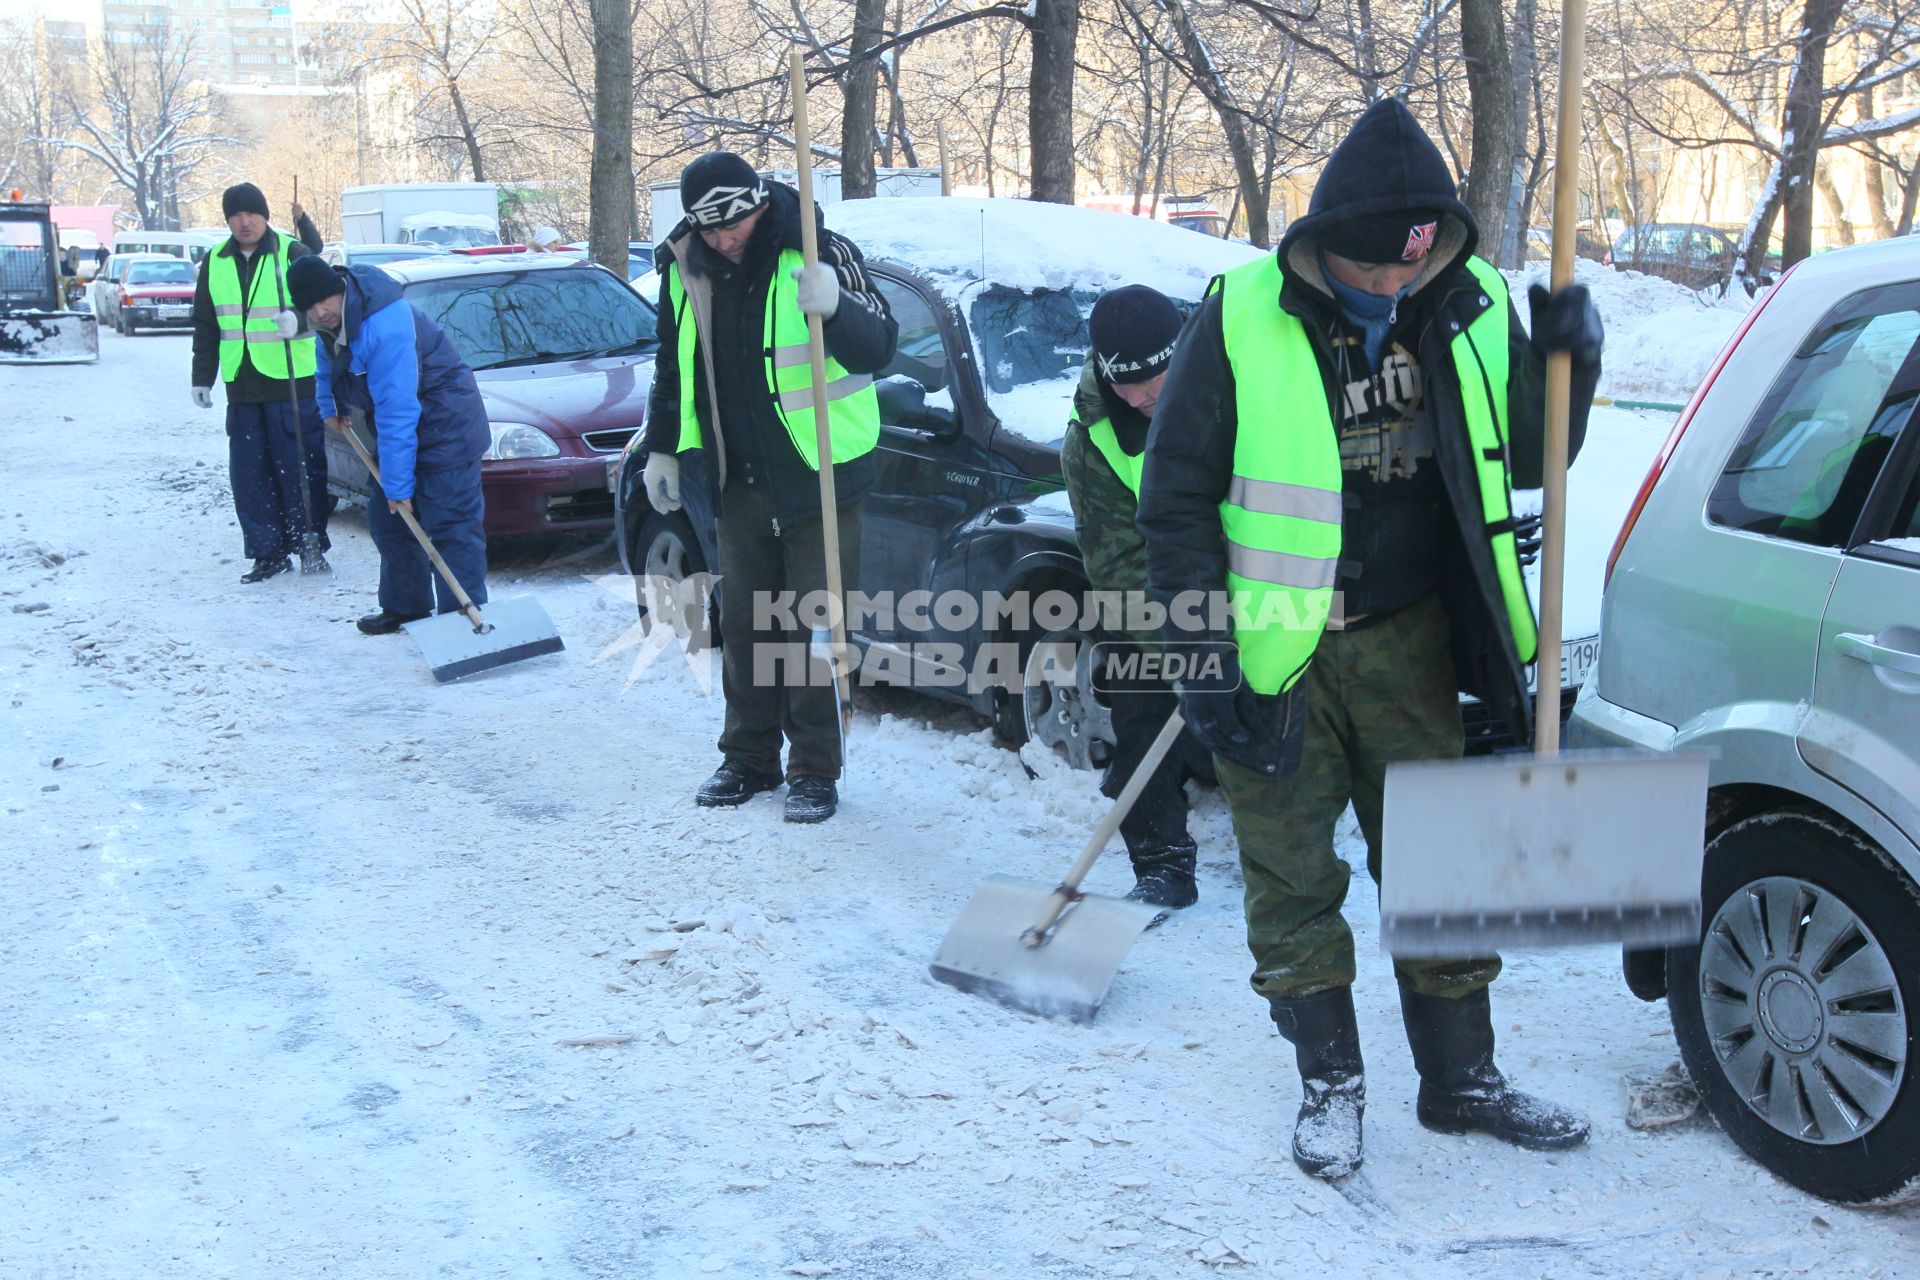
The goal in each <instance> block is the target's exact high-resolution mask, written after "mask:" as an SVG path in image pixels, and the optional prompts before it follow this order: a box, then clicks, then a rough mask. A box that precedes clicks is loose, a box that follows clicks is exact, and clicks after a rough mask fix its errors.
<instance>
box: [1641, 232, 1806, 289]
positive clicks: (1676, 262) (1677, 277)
mask: <svg viewBox="0 0 1920 1280" xmlns="http://www.w3.org/2000/svg"><path fill="white" fill-rule="evenodd" d="M1739 249H1740V246H1739V242H1738V241H1737V240H1736V239H1735V238H1734V237H1733V236H1731V235H1728V234H1727V233H1726V232H1725V231H1722V230H1720V229H1719V228H1717V227H1709V226H1705V225H1703V224H1701V223H1698V222H1649V223H1643V224H1641V225H1639V226H1630V227H1627V228H1626V229H1625V230H1623V231H1622V232H1621V233H1620V234H1619V235H1618V236H1617V237H1615V238H1614V242H1613V249H1612V251H1611V252H1610V253H1609V254H1608V256H1607V257H1606V258H1605V259H1604V261H1605V262H1606V263H1607V265H1609V266H1614V267H1619V268H1620V269H1622V270H1624V271H1638V272H1640V273H1641V274H1643V275H1650V276H1658V277H1660V278H1661V279H1662V280H1672V281H1673V282H1675V283H1676V284H1683V285H1685V286H1687V288H1689V289H1719V288H1721V287H1723V286H1724V285H1725V284H1726V281H1727V275H1728V273H1729V272H1730V271H1731V270H1732V269H1733V260H1734V256H1735V255H1736V254H1737V253H1738V252H1739ZM1779 268H1780V259H1779V257H1778V256H1777V255H1775V256H1770V257H1769V258H1768V259H1767V260H1766V262H1765V264H1764V267H1763V270H1762V273H1761V277H1760V280H1759V283H1760V284H1762V285H1768V284H1772V283H1773V281H1774V279H1775V277H1776V275H1777V273H1778V272H1779Z"/></svg>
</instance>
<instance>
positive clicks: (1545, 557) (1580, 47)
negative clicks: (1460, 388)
mask: <svg viewBox="0 0 1920 1280" xmlns="http://www.w3.org/2000/svg"><path fill="white" fill-rule="evenodd" d="M1560 13H1561V17H1560V118H1559V135H1558V138H1557V140H1556V142H1555V150H1554V162H1553V272H1552V275H1551V277H1550V279H1551V281H1552V285H1553V290H1554V292H1555V293H1558V292H1559V291H1560V290H1562V289H1564V288H1566V287H1567V286H1568V285H1570V284H1572V283H1573V250H1574V236H1575V234H1576V231H1575V225H1574V224H1575V223H1576V222H1578V221H1579V216H1580V96H1581V92H1582V85H1583V83H1584V81H1585V79H1586V61H1587V6H1586V0H1563V3H1562V5H1561V11H1560ZM1572 400H1573V357H1572V355H1570V354H1569V353H1567V352H1565V351H1556V352H1554V353H1553V354H1552V355H1550V356H1548V357H1547V423H1546V426H1547V439H1546V466H1545V473H1546V474H1545V476H1544V477H1543V480H1544V488H1545V492H1544V493H1543V494H1542V495H1541V522H1540V647H1539V652H1538V653H1537V655H1536V656H1535V666H1534V671H1535V675H1534V690H1535V692H1534V699H1533V750H1534V754H1535V755H1541V756H1553V755H1558V754H1559V753H1560V633H1561V602H1562V594H1563V591H1564V583H1565V566H1566V549H1567V434H1568V423H1569V422H1570V420H1571V418H1572V409H1573V405H1572Z"/></svg>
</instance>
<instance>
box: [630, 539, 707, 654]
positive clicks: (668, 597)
mask: <svg viewBox="0 0 1920 1280" xmlns="http://www.w3.org/2000/svg"><path fill="white" fill-rule="evenodd" d="M688 572H689V565H688V563H687V544H686V542H685V541H684V540H682V539H681V537H680V535H679V534H678V533H675V532H674V531H673V530H671V529H662V530H660V531H659V532H657V533H655V534H654V535H653V540H652V541H651V542H649V543H647V550H646V554H645V555H644V556H642V557H641V562H640V573H641V582H640V588H641V591H642V593H643V596H642V598H643V600H644V601H645V603H646V606H647V617H648V619H649V620H651V619H653V618H656V617H664V618H666V619H667V620H668V623H669V625H671V626H672V627H673V632H674V634H675V635H677V636H679V637H680V639H681V640H683V641H686V642H688V644H689V646H690V647H692V648H694V649H699V648H704V647H706V642H707V640H708V635H707V625H706V623H707V601H706V593H705V592H699V593H697V595H698V598H695V597H694V596H693V595H690V594H689V593H688V592H687V591H686V590H685V589H684V586H683V584H684V583H685V582H686V580H687V575H688Z"/></svg>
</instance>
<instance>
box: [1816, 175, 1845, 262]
mask: <svg viewBox="0 0 1920 1280" xmlns="http://www.w3.org/2000/svg"><path fill="white" fill-rule="evenodd" d="M1813 181H1814V185H1815V186H1817V187H1819V188H1820V195H1821V197H1822V198H1823V199H1824V200H1826V202H1827V211H1828V212H1829V213H1831V214H1832V215H1833V234H1834V235H1835V237H1837V238H1838V239H1839V241H1840V243H1841V244H1842V245H1849V244H1852V243H1853V223H1852V222H1850V221H1848V219H1847V203H1846V201H1844V200H1842V199H1841V198H1840V188H1839V186H1838V185H1836V184H1835V183H1834V180H1833V171H1832V169H1831V168H1830V167H1829V166H1828V165H1827V164H1825V163H1824V162H1823V163H1821V164H1818V165H1815V166H1814V170H1813Z"/></svg>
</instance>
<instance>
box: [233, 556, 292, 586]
mask: <svg viewBox="0 0 1920 1280" xmlns="http://www.w3.org/2000/svg"><path fill="white" fill-rule="evenodd" d="M292 568H293V561H291V560H289V559H288V558H287V557H285V556H261V557H260V558H258V559H257V560H255V561H254V562H253V568H251V569H249V570H247V571H246V572H245V573H243V574H241V575H240V581H242V582H246V583H254V582H265V581H266V580H267V579H268V578H273V577H278V576H279V575H280V574H283V573H286V572H288V571H290V570H291V569H292Z"/></svg>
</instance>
